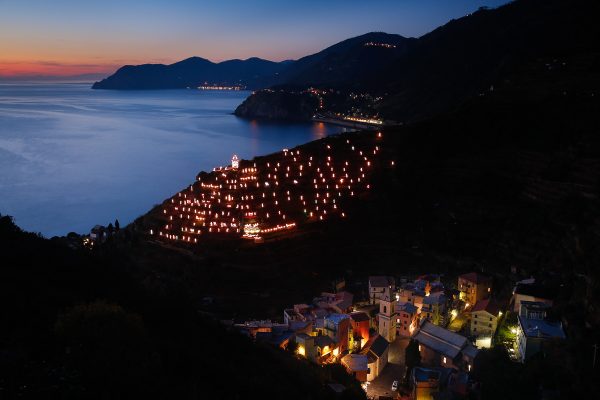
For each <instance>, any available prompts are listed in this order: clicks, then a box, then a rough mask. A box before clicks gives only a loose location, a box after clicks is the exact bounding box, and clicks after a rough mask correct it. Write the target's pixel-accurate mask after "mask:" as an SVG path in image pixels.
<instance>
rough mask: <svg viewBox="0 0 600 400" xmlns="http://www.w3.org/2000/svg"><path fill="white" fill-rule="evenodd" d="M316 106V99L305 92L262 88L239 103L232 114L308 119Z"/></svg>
mask: <svg viewBox="0 0 600 400" xmlns="http://www.w3.org/2000/svg"><path fill="white" fill-rule="evenodd" d="M317 107H318V100H317V99H316V98H315V97H313V96H311V95H310V94H307V93H290V92H283V91H271V90H262V91H259V92H256V93H254V94H252V95H251V96H250V97H248V98H247V99H246V100H245V101H244V102H243V103H242V104H240V105H239V106H238V107H237V108H236V110H235V112H234V114H235V115H237V116H238V117H243V118H256V119H268V120H286V121H309V120H310V119H311V118H312V116H313V115H314V113H315V112H316V110H317Z"/></svg>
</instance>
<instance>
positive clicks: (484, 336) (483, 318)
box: [470, 299, 502, 348]
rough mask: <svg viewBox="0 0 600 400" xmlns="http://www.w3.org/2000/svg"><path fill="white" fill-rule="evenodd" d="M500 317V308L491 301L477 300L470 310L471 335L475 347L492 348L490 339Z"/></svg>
mask: <svg viewBox="0 0 600 400" xmlns="http://www.w3.org/2000/svg"><path fill="white" fill-rule="evenodd" d="M501 315H502V312H501V311H500V306H499V305H498V304H497V303H496V302H495V301H494V300H492V299H484V300H479V301H478V302H477V303H476V304H475V305H474V306H473V308H472V309H471V325H470V328H471V329H470V331H471V335H473V336H475V337H476V338H477V339H476V344H477V347H484V348H489V347H491V346H492V342H491V340H492V337H493V336H494V333H496V328H497V327H498V319H499V318H500V316H501Z"/></svg>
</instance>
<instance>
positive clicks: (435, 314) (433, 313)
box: [421, 292, 448, 326]
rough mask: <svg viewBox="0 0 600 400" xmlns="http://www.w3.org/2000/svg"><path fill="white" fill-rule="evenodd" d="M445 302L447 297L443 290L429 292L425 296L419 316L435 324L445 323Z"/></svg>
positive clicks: (441, 324) (446, 302)
mask: <svg viewBox="0 0 600 400" xmlns="http://www.w3.org/2000/svg"><path fill="white" fill-rule="evenodd" d="M447 304H448V299H447V298H446V295H444V293H443V292H436V293H431V294H430V295H429V296H425V298H423V305H422V306H421V318H425V319H427V320H428V321H430V322H432V323H434V324H436V325H440V326H443V325H445V324H446V321H447V308H448V306H447Z"/></svg>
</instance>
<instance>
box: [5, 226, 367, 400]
mask: <svg viewBox="0 0 600 400" xmlns="http://www.w3.org/2000/svg"><path fill="white" fill-rule="evenodd" d="M128 237H129V238H131V237H130V236H129V235H128V233H127V232H124V231H121V232H120V233H118V234H117V236H116V237H115V242H118V243H115V242H111V243H108V244H107V247H106V248H105V249H103V250H102V251H97V252H90V251H88V250H83V249H79V250H77V249H73V248H71V247H72V245H73V244H75V243H77V242H78V240H77V239H76V238H75V237H70V238H62V239H55V240H47V239H43V238H40V237H38V236H37V235H35V234H31V233H26V232H22V231H21V230H20V229H19V228H18V227H17V226H16V225H14V223H13V222H12V220H11V219H10V218H9V217H6V216H0V253H1V254H2V262H1V263H0V300H1V305H0V323H1V325H2V330H1V331H0V397H1V398H3V399H4V398H7V399H10V398H86V399H107V398H111V399H112V398H125V397H132V398H149V399H152V398H157V399H164V398H192V397H194V398H196V397H208V398H242V397H251V396H252V395H253V394H255V393H261V394H262V395H264V396H267V397H274V398H276V397H278V395H279V394H280V393H282V392H288V391H289V388H290V387H293V388H294V391H292V392H290V393H288V395H287V396H288V397H289V398H296V399H326V398H331V397H332V393H330V392H328V389H327V386H326V384H327V383H329V382H336V381H337V382H340V383H343V384H345V385H346V386H347V387H348V388H349V390H348V391H347V392H346V394H345V395H348V396H349V398H364V392H362V390H361V389H360V386H359V385H358V382H356V381H354V380H353V379H352V378H350V377H349V376H348V375H347V374H346V373H345V372H344V371H343V370H342V369H340V368H338V367H339V366H338V367H333V368H325V369H323V368H316V367H315V366H312V365H310V364H308V363H306V362H302V361H300V360H298V359H296V358H295V357H293V356H292V354H291V353H288V352H285V351H283V350H279V349H275V348H272V347H269V346H266V345H259V344H254V343H252V342H251V341H250V340H248V339H247V338H245V337H242V336H241V335H239V334H237V333H233V332H230V331H228V330H226V329H225V328H224V327H222V326H220V325H219V324H218V323H217V322H216V321H215V320H214V319H212V318H208V317H205V316H203V315H201V314H199V313H198V311H197V308H196V305H195V303H194V301H193V298H192V297H191V293H190V292H187V291H185V290H181V288H180V286H179V283H178V282H177V281H176V279H174V275H172V273H173V272H174V269H173V268H190V267H194V268H196V269H197V268H198V267H201V266H203V264H202V263H200V264H199V263H198V262H197V261H194V260H191V259H190V258H189V257H186V256H183V255H181V254H178V253H177V252H169V251H166V250H164V249H163V250H162V251H157V249H155V248H153V247H152V246H149V245H146V244H143V243H138V242H135V241H134V242H131V241H130V240H128V239H127V238H128ZM125 243H127V245H125V246H123V244H125ZM159 265H160V266H162V267H167V268H168V270H169V271H168V272H166V273H165V278H166V279H164V280H162V283H161V284H160V286H159V285H152V284H150V282H152V281H155V280H157V279H160V277H159V276H158V274H156V273H155V272H154V270H153V267H156V266H159ZM265 376H269V379H265Z"/></svg>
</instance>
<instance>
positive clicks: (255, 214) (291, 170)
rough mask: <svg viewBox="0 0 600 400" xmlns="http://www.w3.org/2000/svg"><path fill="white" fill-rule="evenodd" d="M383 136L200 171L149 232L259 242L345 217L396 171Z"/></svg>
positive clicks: (339, 139)
mask: <svg viewBox="0 0 600 400" xmlns="http://www.w3.org/2000/svg"><path fill="white" fill-rule="evenodd" d="M384 144H385V142H384V139H383V134H382V133H381V132H370V133H363V134H343V135H336V136H331V137H328V138H325V139H322V140H318V141H315V142H311V143H308V144H306V145H303V146H298V147H296V148H293V149H283V150H282V151H280V152H278V153H274V154H271V155H268V156H265V157H257V158H255V159H253V160H239V159H238V158H237V156H235V155H234V156H233V158H232V160H231V165H230V166H227V167H217V168H214V169H213V171H212V172H210V173H206V172H201V173H200V174H198V176H197V177H196V180H195V182H194V183H193V184H191V185H190V186H189V187H187V188H186V189H184V190H182V191H180V192H178V193H176V194H175V195H174V196H173V197H171V198H169V199H167V200H166V201H164V202H163V204H162V205H161V206H160V207H158V208H156V209H155V210H153V214H154V217H155V218H154V221H155V222H154V223H153V224H152V226H151V227H148V231H147V233H148V234H149V235H151V236H153V237H155V238H157V239H159V240H162V241H167V242H175V243H181V244H197V243H200V242H201V241H202V240H203V239H204V238H215V239H217V238H218V239H240V238H241V239H246V240H248V241H252V242H254V243H261V242H264V241H268V240H274V239H277V238H280V237H282V236H286V235H290V234H292V233H295V232H298V230H300V229H301V228H302V227H304V226H307V225H309V224H312V223H316V222H321V221H326V220H331V219H341V218H346V217H348V208H349V207H350V205H351V204H352V203H355V202H356V201H357V200H359V199H360V198H362V197H365V196H368V195H369V192H370V190H371V188H372V187H371V186H372V183H371V177H372V175H373V174H374V172H375V171H377V170H379V169H382V168H394V160H392V159H391V157H389V156H386V155H384V153H383V152H382V147H383V146H384Z"/></svg>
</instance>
